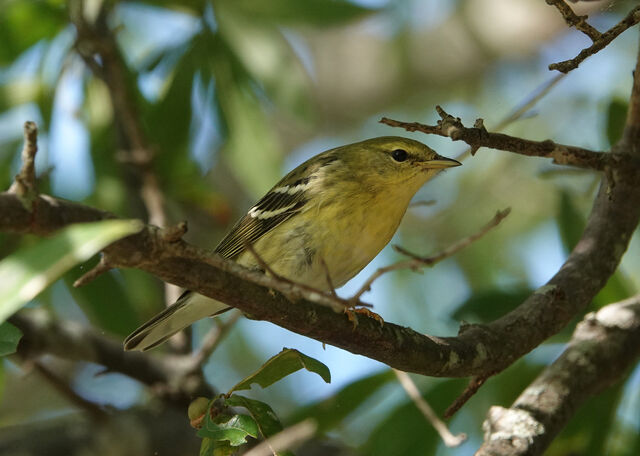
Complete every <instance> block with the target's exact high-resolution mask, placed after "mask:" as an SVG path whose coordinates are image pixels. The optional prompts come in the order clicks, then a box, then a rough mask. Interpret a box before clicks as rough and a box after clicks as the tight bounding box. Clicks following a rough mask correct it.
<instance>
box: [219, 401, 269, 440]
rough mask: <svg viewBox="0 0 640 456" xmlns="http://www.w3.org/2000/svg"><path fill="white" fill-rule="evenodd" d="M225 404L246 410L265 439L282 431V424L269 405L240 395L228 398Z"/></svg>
mask: <svg viewBox="0 0 640 456" xmlns="http://www.w3.org/2000/svg"><path fill="white" fill-rule="evenodd" d="M225 403H226V404H227V405H228V406H229V407H244V408H246V409H247V410H248V411H249V413H250V414H251V416H252V417H253V419H254V420H255V421H256V423H257V424H258V430H259V431H260V434H261V435H262V436H263V437H264V438H265V439H266V438H268V437H271V436H272V435H274V434H277V433H278V432H280V431H282V423H280V420H279V419H278V417H277V416H276V414H275V413H274V411H273V409H272V408H271V406H269V404H265V403H264V402H261V401H256V400H255V399H249V398H248V397H244V396H240V395H238V394H233V395H231V396H230V397H228V398H227V399H226V401H225Z"/></svg>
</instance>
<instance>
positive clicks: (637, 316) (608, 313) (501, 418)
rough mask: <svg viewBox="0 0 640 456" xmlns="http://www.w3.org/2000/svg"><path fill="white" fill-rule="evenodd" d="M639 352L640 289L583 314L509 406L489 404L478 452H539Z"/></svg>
mask: <svg viewBox="0 0 640 456" xmlns="http://www.w3.org/2000/svg"><path fill="white" fill-rule="evenodd" d="M638 357H640V295H636V296H634V297H633V298H631V299H628V300H626V301H622V302H619V303H616V304H610V305H608V306H606V307H604V308H602V309H600V310H599V311H598V312H597V313H590V314H588V315H587V316H586V317H585V318H584V320H583V321H582V322H581V323H580V324H579V325H578V326H577V328H576V330H575V331H574V333H573V337H572V338H571V342H570V343H569V346H568V347H567V349H566V350H565V351H564V353H563V354H562V356H561V357H560V358H559V359H558V360H557V361H555V362H554V363H553V364H552V365H551V366H549V367H547V368H546V369H545V370H544V371H543V372H542V374H540V376H538V378H537V379H536V380H535V381H534V382H533V383H532V384H531V385H530V386H529V387H528V388H527V389H526V390H524V392H523V393H522V394H521V395H520V397H519V398H518V399H517V400H516V401H515V403H514V404H513V405H512V406H511V407H510V408H508V409H505V408H502V407H492V408H491V410H490V411H489V416H488V418H487V420H486V421H485V423H484V425H483V427H484V429H485V443H484V445H483V446H482V447H481V448H480V450H479V451H478V452H477V453H476V455H478V456H485V455H497V454H500V455H502V456H511V455H538V454H542V453H543V452H544V451H545V449H546V448H547V446H549V444H550V443H551V441H552V440H553V438H554V437H555V436H556V435H557V434H558V432H560V430H562V428H563V427H564V425H565V424H566V423H567V421H569V419H570V418H571V417H572V416H573V415H574V414H575V413H576V411H577V409H578V408H579V407H580V406H581V405H582V404H583V403H584V402H585V400H587V399H588V398H590V397H591V396H593V395H595V394H597V393H598V392H600V391H601V390H602V389H604V388H606V387H608V386H609V385H611V384H612V383H614V382H617V381H619V380H620V379H621V378H622V377H623V376H624V375H625V374H626V373H627V372H628V368H629V367H630V366H631V365H633V364H634V363H635V362H636V360H637V359H638Z"/></svg>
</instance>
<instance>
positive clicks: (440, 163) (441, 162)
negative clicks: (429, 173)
mask: <svg viewBox="0 0 640 456" xmlns="http://www.w3.org/2000/svg"><path fill="white" fill-rule="evenodd" d="M460 165H462V163H460V162H459V161H458V160H454V159H453V158H447V157H441V156H439V155H438V157H437V158H436V159H434V160H429V161H427V162H425V163H424V167H425V168H429V169H443V168H453V167H454V166H460Z"/></svg>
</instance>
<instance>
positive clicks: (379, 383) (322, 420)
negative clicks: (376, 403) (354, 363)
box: [287, 369, 396, 432]
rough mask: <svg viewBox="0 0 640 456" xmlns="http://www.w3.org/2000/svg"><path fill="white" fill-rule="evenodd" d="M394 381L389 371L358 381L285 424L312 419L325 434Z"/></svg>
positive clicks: (313, 405) (304, 410) (290, 418)
mask: <svg viewBox="0 0 640 456" xmlns="http://www.w3.org/2000/svg"><path fill="white" fill-rule="evenodd" d="M395 379H396V376H395V375H394V374H393V371H391V370H389V369H385V370H384V371H382V372H379V373H376V374H373V375H370V376H368V377H364V378H361V379H358V380H356V381H354V382H353V383H350V384H349V385H347V386H345V387H344V388H342V389H341V390H340V391H338V392H337V393H336V394H334V395H333V396H331V397H329V398H327V399H324V400H322V401H319V402H316V403H314V404H310V405H308V406H306V407H303V408H301V409H300V410H298V411H296V413H295V414H294V415H293V416H291V417H289V419H288V420H287V422H289V423H298V422H300V421H303V420H305V419H307V418H313V419H314V420H316V422H317V423H318V430H319V431H320V432H326V431H328V430H330V429H333V428H335V427H336V426H339V425H340V423H341V422H342V421H343V420H344V419H345V418H346V417H347V416H349V415H351V414H352V413H353V412H354V411H355V410H356V409H357V408H358V407H360V405H362V404H363V403H364V402H365V401H366V400H367V399H369V398H371V397H372V396H373V395H374V394H375V393H377V392H378V391H379V390H380V389H381V388H382V387H383V386H385V385H387V384H388V383H389V382H392V381H394V380H395Z"/></svg>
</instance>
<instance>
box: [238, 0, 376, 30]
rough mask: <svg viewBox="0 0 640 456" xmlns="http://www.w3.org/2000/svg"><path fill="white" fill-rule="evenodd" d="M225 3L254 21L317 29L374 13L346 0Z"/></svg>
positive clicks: (243, 1) (239, 0)
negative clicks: (313, 26) (308, 26)
mask: <svg viewBox="0 0 640 456" xmlns="http://www.w3.org/2000/svg"><path fill="white" fill-rule="evenodd" d="M226 3H228V4H231V5H233V7H234V8H237V9H238V10H239V11H241V12H242V13H243V14H245V15H246V16H248V17H252V18H254V19H255V20H257V21H269V20H270V21H274V22H279V23H289V24H301V25H316V26H328V25H337V24H342V23H345V22H348V21H352V20H354V19H357V18H361V17H364V16H365V15H367V14H371V13H373V12H375V11H376V10H374V9H369V8H364V7H362V6H358V5H355V4H354V3H351V2H349V1H346V0H304V1H300V0H269V1H268V2H265V1H264V0H227V2H226Z"/></svg>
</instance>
